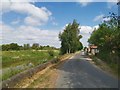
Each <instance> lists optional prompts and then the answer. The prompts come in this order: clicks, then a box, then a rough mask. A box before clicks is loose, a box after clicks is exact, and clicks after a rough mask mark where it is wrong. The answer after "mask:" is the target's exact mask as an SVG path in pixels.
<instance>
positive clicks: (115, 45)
mask: <svg viewBox="0 0 120 90" xmlns="http://www.w3.org/2000/svg"><path fill="white" fill-rule="evenodd" d="M105 18H107V19H108V20H107V21H104V22H102V23H101V24H100V25H99V28H98V29H97V30H96V29H95V30H94V31H93V32H92V34H91V37H90V38H89V40H88V42H89V43H90V44H94V45H96V46H98V50H99V53H98V54H97V55H96V56H97V57H98V58H100V59H101V60H103V61H104V62H105V63H107V64H108V65H109V66H110V67H111V69H113V70H114V71H115V72H117V74H118V75H120V72H118V70H119V67H118V66H119V65H120V26H119V23H120V20H119V18H118V16H117V14H114V13H110V15H109V16H106V17H105Z"/></svg>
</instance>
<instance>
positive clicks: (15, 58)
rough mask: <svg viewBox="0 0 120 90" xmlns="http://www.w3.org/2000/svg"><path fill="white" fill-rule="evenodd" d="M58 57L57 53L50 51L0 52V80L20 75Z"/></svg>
mask: <svg viewBox="0 0 120 90" xmlns="http://www.w3.org/2000/svg"><path fill="white" fill-rule="evenodd" d="M58 55H59V51H57V50H52V51H47V50H42V51H41V50H21V51H3V52H2V80H6V79H8V78H9V77H11V76H13V75H15V74H17V73H20V72H22V71H24V70H26V69H29V68H31V67H34V66H36V65H39V64H42V63H45V62H47V61H49V60H51V59H53V58H56V57H57V56H58Z"/></svg>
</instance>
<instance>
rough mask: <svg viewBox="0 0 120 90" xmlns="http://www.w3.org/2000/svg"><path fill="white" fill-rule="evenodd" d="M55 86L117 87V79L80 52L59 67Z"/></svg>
mask: <svg viewBox="0 0 120 90" xmlns="http://www.w3.org/2000/svg"><path fill="white" fill-rule="evenodd" d="M55 86H56V88H118V80H117V79H116V78H113V77H112V76H110V75H109V74H107V73H105V72H103V71H102V70H101V69H99V68H97V67H95V65H93V64H91V63H90V62H89V61H87V59H86V58H85V57H84V56H82V55H81V54H77V55H75V56H74V57H73V58H71V59H69V60H67V61H66V62H65V63H63V64H62V65H61V66H60V68H59V76H58V79H57V81H56V85H55Z"/></svg>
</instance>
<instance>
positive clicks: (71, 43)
mask: <svg viewBox="0 0 120 90" xmlns="http://www.w3.org/2000/svg"><path fill="white" fill-rule="evenodd" d="M79 33H80V31H79V24H78V23H77V22H76V20H74V21H73V23H72V24H71V23H69V24H68V25H67V26H66V27H65V29H64V31H63V32H62V33H60V34H59V38H60V41H61V54H65V53H74V52H75V51H77V50H81V49H82V48H83V46H82V43H81V42H80V39H81V38H82V36H81V35H80V34H79Z"/></svg>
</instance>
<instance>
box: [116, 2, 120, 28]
mask: <svg viewBox="0 0 120 90" xmlns="http://www.w3.org/2000/svg"><path fill="white" fill-rule="evenodd" d="M117 5H118V28H120V0H119V1H118V3H117Z"/></svg>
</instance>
